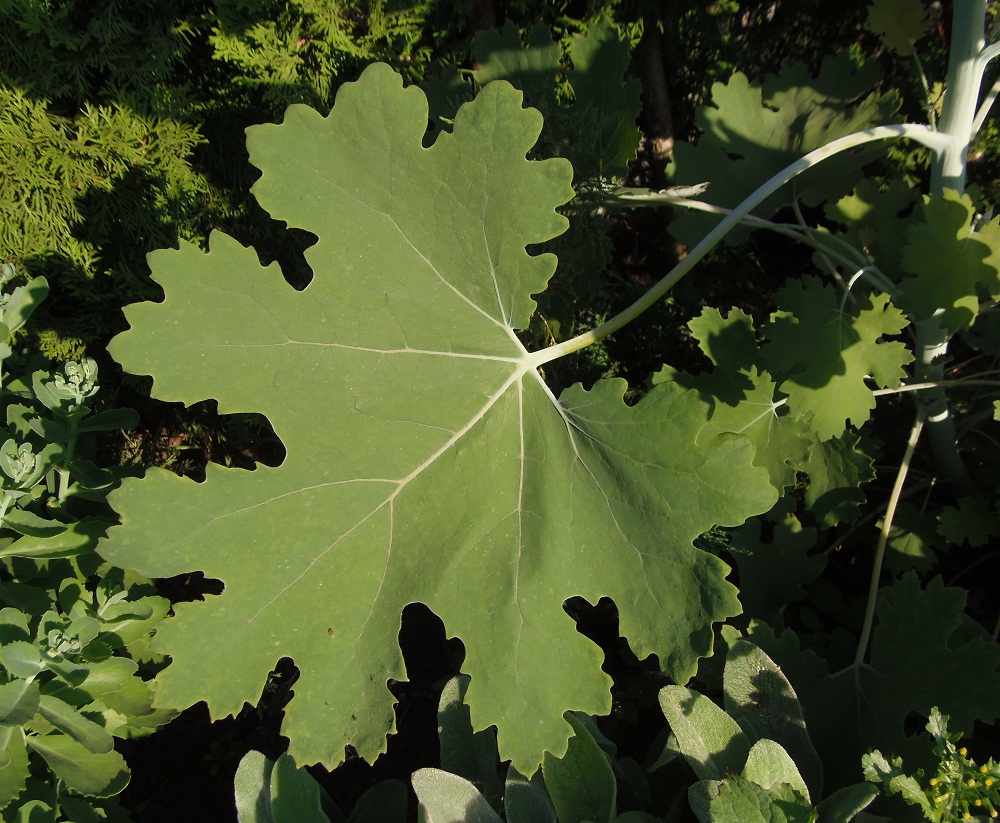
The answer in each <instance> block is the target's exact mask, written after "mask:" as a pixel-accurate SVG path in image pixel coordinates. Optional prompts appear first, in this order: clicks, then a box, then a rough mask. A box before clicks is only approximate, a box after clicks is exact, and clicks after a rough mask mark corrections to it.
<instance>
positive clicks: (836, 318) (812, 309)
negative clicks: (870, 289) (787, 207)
mask: <svg viewBox="0 0 1000 823" xmlns="http://www.w3.org/2000/svg"><path fill="white" fill-rule="evenodd" d="M775 303H777V305H778V308H779V309H780V311H778V312H777V313H776V314H775V315H773V316H772V318H771V321H770V323H769V324H768V326H767V329H766V334H767V337H768V339H769V343H768V345H767V347H766V348H765V349H764V360H765V362H766V363H767V365H768V367H769V369H770V371H771V373H772V374H774V375H779V374H780V375H781V376H782V377H784V379H783V380H780V381H779V386H778V387H779V389H780V390H781V391H782V392H784V393H785V394H787V395H788V407H789V408H790V409H791V410H792V412H793V413H795V414H806V413H807V412H813V413H814V414H813V417H812V420H811V421H810V428H811V429H812V430H813V431H814V432H815V433H816V435H817V436H818V437H819V439H820V440H829V439H830V438H832V437H836V436H837V435H839V434H842V433H843V431H844V421H845V420H847V421H849V422H851V423H853V424H854V425H856V426H860V425H862V424H863V423H865V422H866V421H867V420H868V416H869V414H870V413H871V410H872V409H874V408H875V396H874V395H873V394H872V390H871V389H870V388H868V386H867V385H865V378H866V377H868V376H870V377H871V378H872V379H873V380H874V381H875V382H876V383H877V384H878V385H879V386H881V387H883V388H886V387H889V386H892V387H895V386H898V385H899V383H900V381H901V380H902V379H903V378H904V377H905V376H906V372H905V370H904V369H903V366H904V365H906V364H907V363H909V362H910V361H911V360H912V359H913V355H911V354H910V352H909V350H907V348H906V347H905V346H904V345H903V344H902V343H900V342H898V341H892V342H883V341H882V336H883V335H892V334H899V332H901V331H902V330H903V329H904V328H905V327H906V325H907V321H906V318H905V317H903V313H902V312H901V311H899V309H897V308H896V307H894V306H893V305H891V304H890V303H889V298H888V296H886V295H884V294H874V295H864V294H859V295H857V303H856V305H854V306H850V305H847V304H846V303H847V301H846V300H845V298H844V297H843V296H842V295H841V294H840V293H839V292H837V290H836V289H834V288H833V286H830V285H824V284H823V283H822V282H821V281H820V280H818V279H817V278H813V277H808V278H804V279H803V280H796V281H793V282H792V283H789V284H788V285H787V286H785V287H784V288H782V289H781V290H780V291H779V292H778V293H777V294H776V295H775Z"/></svg>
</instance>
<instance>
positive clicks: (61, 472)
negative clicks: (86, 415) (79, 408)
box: [56, 417, 80, 503]
mask: <svg viewBox="0 0 1000 823" xmlns="http://www.w3.org/2000/svg"><path fill="white" fill-rule="evenodd" d="M79 429H80V422H79V420H78V419H77V418H75V417H72V418H70V420H69V439H68V440H67V441H66V452H65V456H64V457H63V467H62V468H60V469H57V471H56V473H57V474H58V476H59V486H58V498H59V502H60V503H65V502H66V497H67V496H68V495H69V484H70V474H69V466H70V464H71V463H72V462H73V453H74V452H75V451H76V441H77V440H78V439H79V437H80V434H79Z"/></svg>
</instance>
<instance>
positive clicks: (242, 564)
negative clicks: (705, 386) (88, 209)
mask: <svg viewBox="0 0 1000 823" xmlns="http://www.w3.org/2000/svg"><path fill="white" fill-rule="evenodd" d="M426 124H427V107H426V101H425V100H424V98H423V95H422V94H421V93H420V92H419V91H417V90H415V89H404V88H403V86H402V83H401V81H400V79H399V78H398V76H396V75H395V74H393V73H392V72H391V71H390V70H389V69H388V68H386V67H384V66H375V67H372V68H370V69H368V70H367V71H366V72H365V73H364V74H363V75H362V77H361V79H360V80H359V81H358V82H357V83H354V84H347V85H345V86H344V87H343V88H342V89H341V91H340V92H339V94H338V97H337V103H336V105H335V107H334V109H333V111H332V112H331V114H330V115H329V116H328V117H321V116H320V115H319V114H317V113H316V112H314V111H312V110H310V109H307V108H305V107H301V106H294V107H292V108H291V109H290V110H289V111H288V113H287V114H286V116H285V121H284V122H283V123H282V124H281V125H278V126H261V127H254V128H253V129H251V130H250V134H249V140H248V144H249V148H250V155H251V160H252V161H253V163H254V164H255V165H257V166H258V167H259V168H260V169H261V170H262V176H261V179H260V180H259V181H258V183H257V184H256V185H255V187H254V194H255V195H256V196H257V198H258V199H259V200H260V202H261V204H262V205H263V207H264V208H266V209H267V210H268V211H269V212H271V214H272V215H274V217H275V218H276V219H279V220H283V221H285V222H286V223H288V224H289V225H290V226H293V227H297V228H301V229H304V230H307V231H310V232H312V233H313V234H314V235H316V237H317V238H318V240H317V242H316V243H315V245H314V246H312V247H311V248H310V249H309V250H308V251H307V260H308V262H309V264H310V266H311V267H312V269H313V280H312V282H311V283H310V284H309V285H308V286H307V287H306V288H305V289H304V290H302V291H295V290H294V289H292V288H291V287H289V286H288V285H287V283H285V281H284V279H283V278H282V276H281V272H280V271H279V269H278V267H277V266H276V265H275V264H271V265H270V266H266V267H263V266H261V265H260V262H259V260H258V259H257V255H256V253H255V252H254V251H253V250H252V249H247V248H244V247H243V246H241V245H240V244H238V243H237V242H236V241H234V240H232V239H231V238H228V237H226V236H225V235H222V234H216V235H213V237H212V239H211V244H210V248H209V250H208V252H207V253H206V252H203V251H201V250H199V249H196V248H194V247H193V246H190V245H186V244H182V246H181V248H180V249H179V250H171V251H162V252H157V253H154V254H153V255H152V256H151V258H150V263H151V267H152V269H153V273H154V277H155V279H156V280H157V282H159V283H160V284H161V285H162V286H163V289H164V293H165V299H164V301H163V302H162V303H159V304H140V305H136V306H132V307H129V309H128V319H129V322H130V324H131V325H132V327H133V329H132V331H130V332H127V333H125V334H123V335H121V336H119V337H118V338H116V340H115V341H114V342H113V344H112V347H111V348H112V353H113V355H114V356H115V357H116V358H117V359H118V360H119V361H120V362H121V363H122V364H123V366H124V367H125V368H126V369H127V370H128V371H130V372H132V373H137V374H151V375H152V376H153V379H154V386H153V390H154V394H155V395H156V396H158V397H161V398H163V399H167V400H177V401H183V402H185V403H194V402H198V401H200V400H204V399H206V398H215V399H216V400H217V401H218V403H219V409H220V411H222V412H223V413H233V412H258V413H261V414H264V415H265V416H266V417H267V419H268V420H269V421H270V423H271V425H272V426H273V427H274V430H275V433H276V434H277V435H278V437H279V438H280V439H281V441H282V443H283V444H284V446H285V449H286V453H287V456H286V458H285V460H284V462H283V463H282V464H281V465H280V466H277V467H266V466H260V467H258V468H257V469H256V470H255V471H252V472H247V471H239V470H233V469H225V468H222V467H218V466H214V465H210V466H209V467H208V470H207V478H206V481H205V482H204V483H200V484H199V483H192V482H190V481H188V480H185V479H182V478H178V477H176V476H174V475H171V474H169V473H167V472H165V471H151V472H150V473H149V474H148V475H147V477H145V478H143V479H141V480H129V481H126V483H125V484H124V485H123V487H122V489H121V490H119V491H118V492H116V493H115V494H114V496H113V498H112V504H113V505H114V507H115V509H116V511H118V512H119V514H120V516H121V519H122V526H120V527H118V528H116V529H114V530H112V535H111V537H110V539H109V540H108V541H107V542H106V543H105V544H104V545H102V547H101V551H102V552H103V553H104V555H105V556H106V557H108V558H109V559H111V560H113V561H114V562H116V563H118V564H119V565H123V566H127V567H131V568H136V569H138V570H139V571H141V572H142V573H144V574H147V575H150V576H155V577H166V576H170V575H174V574H181V573H185V572H191V571H194V570H200V571H203V572H204V573H205V575H206V576H208V577H212V578H218V579H219V580H221V581H222V582H223V584H224V586H225V590H224V591H223V593H222V594H221V595H219V596H215V597H211V598H209V599H208V600H207V601H205V602H204V603H193V604H178V605H177V609H176V612H177V614H176V616H175V617H174V618H173V619H172V620H170V621H168V623H167V625H166V627H165V628H164V629H163V630H162V631H161V632H160V633H159V634H158V635H157V644H158V649H159V650H160V651H162V652H163V653H165V654H168V655H170V656H171V657H172V659H173V662H172V663H171V665H170V666H168V667H167V668H166V669H165V670H164V672H163V673H162V674H161V675H160V677H159V686H158V690H157V700H158V701H159V702H160V703H161V704H163V705H171V706H178V707H180V706H187V705H190V704H192V703H194V702H196V701H198V700H205V701H207V703H208V705H209V708H210V710H211V711H212V713H213V715H215V716H220V715H224V714H227V713H233V712H236V711H239V710H240V709H241V708H242V706H243V704H244V703H245V702H250V703H253V702H255V701H256V700H257V699H258V698H259V696H260V690H261V689H262V688H263V684H264V683H265V682H266V679H267V675H268V672H270V671H271V669H272V668H273V667H274V665H275V664H276V663H277V661H278V660H279V659H280V658H282V657H290V658H292V659H293V660H294V662H295V664H296V666H297V667H298V668H299V671H300V679H299V680H298V681H297V682H296V686H295V696H294V699H293V700H292V701H291V702H290V704H289V705H288V707H287V709H286V715H285V721H284V725H283V727H282V731H283V733H284V734H286V735H288V737H289V738H290V741H291V743H290V751H291V752H292V754H293V755H294V756H295V757H296V758H297V759H298V760H299V761H300V762H305V763H312V762H320V761H321V762H323V763H326V764H328V765H334V764H336V763H338V762H339V761H340V760H341V759H342V758H343V756H344V747H345V746H347V745H351V746H353V747H354V748H355V749H356V750H357V751H358V752H359V753H360V754H361V755H362V756H364V757H366V758H374V757H375V756H376V755H377V754H378V753H379V752H380V751H382V750H383V749H384V747H385V739H386V734H387V733H390V732H391V730H392V729H393V728H394V726H393V697H392V694H391V693H390V692H389V691H388V688H387V683H388V681H390V680H401V679H405V677H406V671H405V667H404V666H403V661H402V657H401V653H400V650H399V646H398V642H397V636H398V633H399V627H400V615H401V613H402V611H403V609H404V608H405V607H406V606H407V605H408V604H410V603H413V602H422V603H425V604H427V605H428V606H429V607H430V608H431V609H432V610H433V611H434V612H435V613H436V614H437V615H438V616H439V617H441V619H442V620H443V621H444V623H445V626H446V627H447V630H448V632H449V634H450V635H456V636H459V637H461V638H462V640H463V642H464V644H465V648H466V657H465V661H464V663H463V670H464V671H465V672H467V673H469V674H470V675H472V685H471V686H470V689H469V692H468V695H467V699H468V702H469V705H470V708H471V711H472V717H473V722H474V723H475V724H476V725H477V726H479V727H483V726H486V725H489V724H497V725H498V727H499V738H500V747H501V755H502V756H503V757H505V758H511V759H512V760H513V761H514V763H515V765H516V766H517V768H519V769H520V770H521V771H523V772H530V771H532V770H533V769H534V768H535V766H537V764H538V762H539V761H540V759H541V756H542V753H543V751H545V750H551V751H554V752H559V751H561V750H562V748H563V747H564V746H565V743H566V740H567V738H568V736H569V734H570V731H571V730H570V727H569V726H568V725H567V724H566V722H565V721H564V720H563V719H562V716H563V712H564V711H566V710H567V709H577V710H582V711H587V712H590V713H595V714H599V713H602V712H604V711H607V709H608V708H609V707H610V681H609V679H608V678H607V676H606V675H604V674H603V673H602V672H601V669H600V665H601V657H602V655H601V653H600V650H599V649H598V648H597V647H596V646H595V645H594V644H592V643H591V642H590V641H589V640H587V639H586V638H585V637H583V636H582V635H581V634H580V633H579V632H577V631H576V627H575V626H574V624H573V621H572V620H571V619H569V617H568V616H567V615H566V613H565V612H564V610H563V603H564V601H565V600H566V599H567V598H569V597H573V596H580V597H584V598H586V599H588V600H590V601H591V602H596V601H597V600H599V599H600V598H601V597H611V598H613V599H614V600H615V602H616V603H617V604H618V606H619V609H620V614H621V627H622V631H623V633H625V634H626V636H627V637H628V638H629V640H630V642H631V643H632V646H633V648H634V649H635V650H636V652H637V654H640V656H645V655H648V654H654V653H655V654H657V655H659V657H660V660H661V663H662V665H663V667H664V669H665V670H666V671H667V672H668V673H670V674H671V676H672V677H674V678H675V679H677V680H684V679H685V678H686V677H687V676H689V674H690V673H691V672H693V670H694V667H695V666H696V664H697V659H698V657H699V656H700V655H704V654H707V653H708V652H709V651H710V649H711V643H712V623H713V621H718V620H722V619H724V618H725V617H727V616H729V615H731V614H734V613H736V612H737V611H738V608H739V607H738V603H737V602H736V598H735V590H734V589H733V588H732V586H731V585H730V584H728V583H727V582H726V579H725V577H726V574H727V573H728V569H727V568H726V566H725V565H724V564H723V563H722V562H721V561H719V560H718V559H717V558H715V557H712V556H710V555H707V554H704V553H702V552H699V551H697V550H695V549H694V548H693V546H692V545H691V542H692V540H693V539H694V538H695V537H696V536H697V535H698V534H699V533H700V532H702V531H704V530H705V529H707V528H709V527H711V526H712V525H713V524H716V523H722V524H726V523H731V524H735V523H739V522H741V521H742V520H743V519H744V518H745V517H747V516H748V515H749V514H752V513H756V512H759V511H764V510H766V509H768V508H769V507H770V506H771V504H772V503H773V498H774V495H773V491H772V490H771V487H770V485H769V484H768V483H767V477H766V473H765V472H764V471H763V470H759V469H755V468H753V466H752V459H753V450H752V448H751V446H750V444H749V441H747V440H746V439H744V438H740V437H735V436H732V435H720V436H713V437H706V438H703V440H704V441H705V442H701V441H699V439H698V438H699V432H701V431H702V429H704V427H705V424H706V420H707V418H708V414H707V406H706V405H705V404H704V403H703V402H702V401H701V400H699V399H698V397H697V395H696V394H695V393H693V392H688V393H685V392H682V391H680V390H679V389H678V388H676V387H675V386H659V387H656V388H654V389H653V391H651V392H650V393H649V394H648V395H647V396H646V397H645V398H644V399H643V400H642V402H640V403H639V404H637V405H635V406H628V405H626V404H625V403H624V400H623V395H624V392H625V388H626V387H625V384H624V383H623V382H622V381H615V380H611V381H599V382H598V383H597V384H596V385H595V386H593V387H592V388H591V389H590V390H584V389H583V388H582V387H580V386H576V387H574V388H572V389H570V390H568V391H567V392H565V393H564V394H563V395H562V396H561V397H560V398H558V399H557V398H556V397H555V396H554V394H553V393H552V391H551V390H550V389H549V387H548V386H546V385H545V383H544V381H543V380H542V378H541V376H540V375H539V374H538V372H537V371H535V370H534V369H532V368H531V363H532V360H531V358H530V357H529V355H528V354H527V352H526V351H525V349H524V347H523V346H522V345H521V343H520V342H519V341H518V338H517V336H516V334H515V329H517V328H524V327H525V326H526V325H527V324H528V320H529V318H530V315H531V312H532V311H533V310H534V308H535V304H534V301H533V300H532V298H531V295H533V294H537V293H539V292H541V291H542V290H543V289H544V288H545V285H546V283H547V281H548V279H549V277H550V276H551V275H552V272H553V270H554V267H555V260H554V258H552V257H551V255H544V254H542V255H534V256H533V255H529V254H528V253H527V251H526V247H529V246H533V245H537V244H540V243H544V242H545V241H546V240H548V239H549V238H551V237H553V236H555V235H556V234H558V233H559V232H561V231H562V230H563V229H564V228H565V225H566V221H565V219H564V218H563V217H561V216H560V215H559V214H558V213H557V212H556V209H557V208H558V207H559V206H561V205H563V204H564V203H566V202H567V201H568V200H569V199H570V198H571V197H572V196H573V190H572V187H571V185H570V183H571V179H572V170H571V169H570V168H569V166H568V164H567V163H565V162H564V161H559V160H546V161H541V162H536V161H528V160H527V159H526V154H527V152H528V151H529V150H530V149H531V147H532V145H533V144H534V141H535V140H536V138H537V136H538V133H539V130H540V127H541V120H540V115H538V113H537V112H534V111H532V110H529V109H524V108H522V106H521V96H520V93H519V92H517V91H515V90H514V89H512V88H511V87H510V86H508V85H506V84H503V83H497V84H491V85H490V86H488V87H487V88H486V89H485V90H483V91H482V92H481V93H480V95H479V96H478V97H477V99H476V100H475V101H474V102H472V103H470V104H467V105H466V106H464V107H463V108H462V109H461V110H460V111H459V113H458V114H457V115H456V118H455V123H454V130H453V133H451V134H442V135H440V136H439V137H438V138H437V140H436V141H435V142H434V144H433V145H432V146H431V147H430V148H425V147H424V146H423V145H422V140H423V136H424V130H425V127H426ZM220 294H223V295H225V299H223V300H220V299H219V295H220ZM681 500H683V502H680V501H681Z"/></svg>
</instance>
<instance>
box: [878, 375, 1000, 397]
mask: <svg viewBox="0 0 1000 823" xmlns="http://www.w3.org/2000/svg"><path fill="white" fill-rule="evenodd" d="M951 386H994V387H995V388H1000V380H980V379H978V378H975V377H969V378H967V379H965V378H959V379H957V380H932V381H929V382H927V383H907V384H906V385H905V386H897V387H896V388H894V389H875V390H874V391H873V392H872V394H873V395H874V396H875V397H882V396H883V395H886V394H902V393H903V392H907V391H926V390H927V389H941V388H945V387H951Z"/></svg>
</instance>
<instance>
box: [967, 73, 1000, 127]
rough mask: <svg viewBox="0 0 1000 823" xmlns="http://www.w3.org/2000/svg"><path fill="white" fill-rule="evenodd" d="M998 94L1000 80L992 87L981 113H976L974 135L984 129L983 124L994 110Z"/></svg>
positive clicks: (980, 108) (973, 122) (980, 109)
mask: <svg viewBox="0 0 1000 823" xmlns="http://www.w3.org/2000/svg"><path fill="white" fill-rule="evenodd" d="M998 94H1000V80H997V81H996V82H995V83H994V84H993V85H992V87H991V88H990V91H989V94H987V95H986V98H985V99H984V100H983V103H982V105H981V106H980V107H979V111H977V112H976V119H975V120H973V121H972V133H973V134H974V135H975V134H978V133H979V130H980V129H981V128H982V127H983V123H985V122H986V116H987V115H988V114H989V113H990V109H991V108H993V104H994V103H995V102H996V99H997V95H998Z"/></svg>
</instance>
